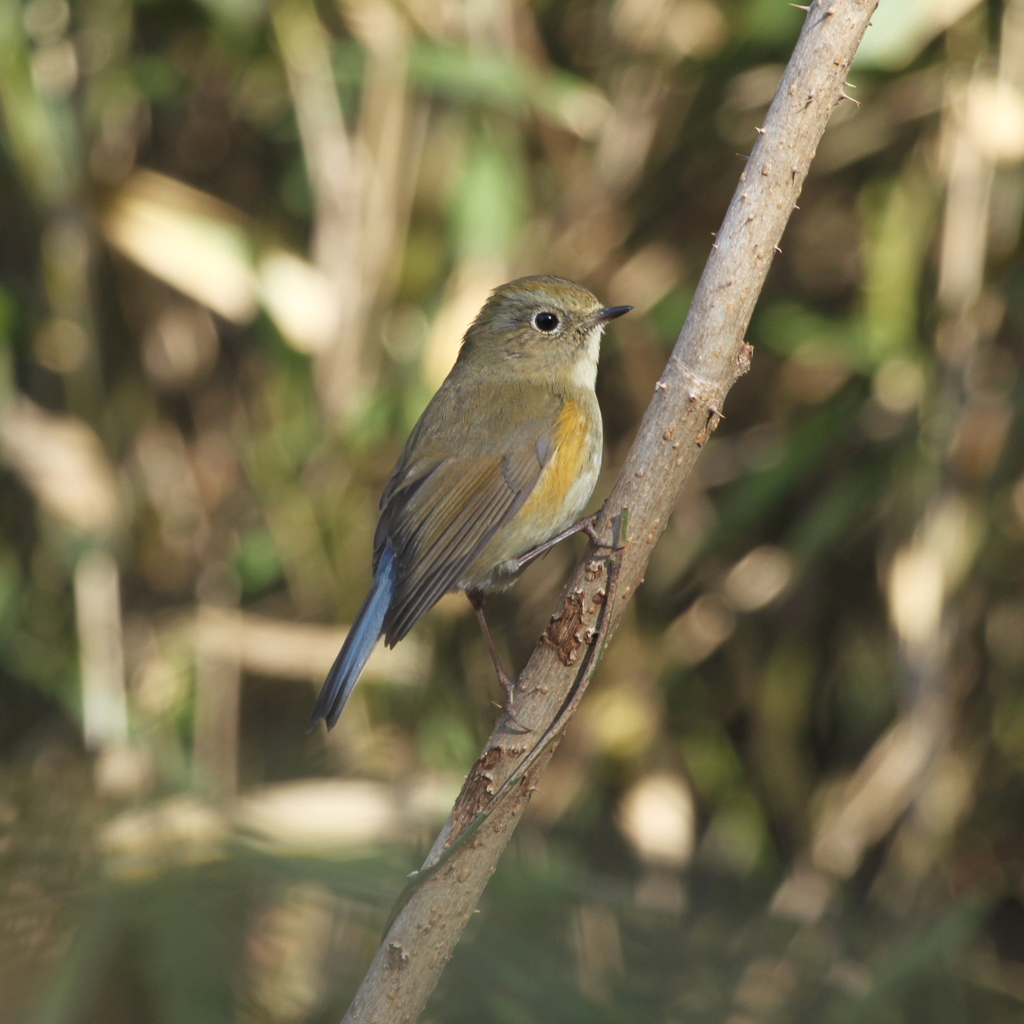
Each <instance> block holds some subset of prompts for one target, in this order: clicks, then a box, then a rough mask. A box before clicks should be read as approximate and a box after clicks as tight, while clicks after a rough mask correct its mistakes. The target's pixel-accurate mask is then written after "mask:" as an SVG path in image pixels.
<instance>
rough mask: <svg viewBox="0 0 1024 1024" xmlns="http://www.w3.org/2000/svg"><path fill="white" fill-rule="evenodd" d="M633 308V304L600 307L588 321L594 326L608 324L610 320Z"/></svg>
mask: <svg viewBox="0 0 1024 1024" xmlns="http://www.w3.org/2000/svg"><path fill="white" fill-rule="evenodd" d="M632 308H633V307H632V306H605V308H604V309H599V310H598V311H597V312H596V313H595V314H594V315H593V316H592V317H591V318H590V320H589V321H587V322H588V323H589V324H591V325H592V326H596V325H597V324H606V323H607V322H608V321H609V320H614V319H615V318H616V317H618V316H622V315H623V314H625V313H628V312H629V311H630V310H631V309H632Z"/></svg>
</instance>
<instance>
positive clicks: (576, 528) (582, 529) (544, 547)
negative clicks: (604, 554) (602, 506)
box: [514, 512, 622, 570]
mask: <svg viewBox="0 0 1024 1024" xmlns="http://www.w3.org/2000/svg"><path fill="white" fill-rule="evenodd" d="M598 515H600V513H599V512H595V513H594V514H593V515H592V516H586V517H585V518H583V519H580V520H578V521H577V522H575V523H573V524H572V526H567V527H566V528H565V529H564V530H562V532H561V533H556V534H555V535H554V537H552V538H551V539H550V540H546V541H544V543H543V544H538V545H537V546H536V547H535V548H530V550H529V551H527V552H526V553H525V554H522V555H520V556H519V557H518V558H516V559H514V561H515V563H516V569H517V570H518V569H522V568H523V567H524V566H527V565H529V564H530V562H532V561H533V560H534V559H535V558H539V557H540V556H541V555H543V554H544V552H545V551H550V550H551V548H553V547H554V546H555V545H556V544H560V543H561V542H562V541H563V540H565V539H566V538H567V537H571V536H573V534H576V533H585V534H586V535H587V536H588V537H589V538H590V540H591V542H592V543H593V544H594V546H595V547H598V548H609V549H610V550H612V551H621V550H622V548H621V545H618V544H609V543H608V542H607V541H604V540H601V538H600V537H599V536H598V535H597V531H596V530H595V529H594V523H596V522H597V517H598Z"/></svg>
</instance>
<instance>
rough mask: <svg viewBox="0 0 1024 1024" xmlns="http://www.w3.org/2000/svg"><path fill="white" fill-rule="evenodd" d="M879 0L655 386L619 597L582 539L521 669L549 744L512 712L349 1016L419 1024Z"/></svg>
mask: <svg viewBox="0 0 1024 1024" xmlns="http://www.w3.org/2000/svg"><path fill="white" fill-rule="evenodd" d="M876 6H877V0H832V2H828V0H824V2H822V0H819V2H816V3H815V4H814V5H813V8H812V12H811V13H810V14H809V15H808V18H807V21H806V22H805V24H804V29H803V32H802V33H801V35H800V39H799V41H798V42H797V45H796V49H795V50H794V52H793V56H792V58H791V60H790V62H789V65H788V67H787V68H786V73H785V75H784V76H783V78H782V82H781V84H780V85H779V89H778V91H777V92H776V94H775V99H774V100H773V101H772V105H771V109H770V110H769V111H768V117H767V118H766V120H765V122H764V133H763V134H761V135H759V136H758V138H757V142H756V144H755V146H754V150H753V152H752V153H751V155H750V159H749V161H748V162H747V164H746V168H745V170H744V171H743V173H742V174H741V175H740V184H739V186H738V187H737V189H736V194H735V195H734V196H733V200H732V203H731V204H730V206H729V210H728V212H727V213H726V216H725V221H724V222H723V224H722V228H721V230H720V231H719V232H718V233H717V236H716V242H715V246H714V248H713V250H712V253H711V255H710V257H709V259H708V263H707V266H706V267H705V270H704V274H703V276H702V278H701V281H700V284H699V286H698V288H697V292H696V294H695V296H694V300H693V303H692V305H691V308H690V313H689V315H688V316H687V319H686V323H685V324H684V325H683V329H682V332H681V333H680V335H679V340H678V341H677V343H676V346H675V349H674V350H673V352H672V355H671V357H670V359H669V361H668V365H667V366H666V368H665V372H664V373H663V374H662V376H661V379H660V381H659V385H660V386H659V387H658V388H656V389H655V392H654V396H653V398H652V401H651V404H650V406H649V407H648V409H647V412H646V414H645V416H644V420H643V423H642V424H641V426H640V431H639V433H638V435H637V439H636V441H635V442H634V444H633V447H632V449H631V451H630V453H629V455H628V457H627V459H626V463H625V465H624V466H623V469H622V472H621V474H620V475H619V479H618V481H617V483H616V485H615V487H614V489H613V491H612V493H611V496H610V497H609V499H608V501H607V503H606V504H605V511H604V512H602V514H601V516H600V517H599V519H598V523H597V529H598V530H599V531H600V532H602V533H603V534H606V533H607V532H608V529H609V526H610V524H611V522H612V520H613V518H614V517H615V515H617V514H618V513H619V510H621V509H626V508H628V509H629V510H630V522H631V525H630V536H631V542H630V544H629V546H628V548H627V549H626V550H624V551H622V552H621V556H620V557H621V562H620V565H619V568H618V582H617V586H616V588H615V589H616V593H615V595H614V597H615V600H613V601H611V602H606V601H605V597H606V596H607V595H606V589H607V588H606V587H604V588H603V583H604V582H605V581H604V580H603V579H602V577H603V576H604V574H603V573H598V572H597V571H596V570H595V568H594V563H595V559H597V552H596V551H595V549H594V548H592V547H591V548H588V550H587V552H586V554H585V556H584V559H583V562H582V563H581V564H580V565H579V566H578V567H577V569H576V571H575V573H574V574H573V577H572V579H571V581H570V583H569V585H568V587H567V589H566V591H565V595H564V596H563V598H562V607H561V610H560V612H559V614H558V615H557V616H556V617H555V618H554V619H553V620H552V623H551V625H550V626H549V627H548V629H547V630H546V632H545V634H544V636H543V637H542V638H541V640H540V642H539V643H538V644H537V647H536V648H535V649H534V652H533V656H532V657H531V658H530V661H529V664H528V665H527V666H526V668H525V670H524V671H523V673H522V675H521V677H520V680H519V692H520V694H521V696H520V697H519V699H518V701H517V707H516V713H517V716H518V717H519V718H521V719H522V720H523V721H524V722H526V723H527V724H528V725H529V726H530V727H531V728H532V729H533V731H534V734H535V735H537V736H540V737H545V739H546V738H547V737H548V736H551V741H550V742H547V743H546V745H545V743H544V740H542V741H541V747H540V749H539V750H538V752H537V754H536V756H535V757H533V756H532V755H530V754H529V749H530V748H531V747H532V746H533V745H534V744H535V743H536V742H537V741H536V740H534V741H533V742H532V743H531V742H530V741H529V739H528V738H524V736H523V734H522V731H521V730H519V729H515V728H513V727H511V724H510V723H509V722H508V720H507V719H505V718H503V719H502V720H500V721H499V722H498V724H497V726H496V728H495V730H494V732H493V733H492V734H491V737H490V739H489V740H488V742H487V745H486V747H485V749H484V751H483V753H482V754H481V755H480V757H479V758H478V759H477V762H476V764H475V765H474V766H473V769H472V770H471V771H470V773H469V776H468V777H467V779H466V782H465V784H464V786H463V788H462V792H461V793H460V794H459V798H458V800H457V801H456V803H455V807H454V808H453V810H452V814H451V817H450V818H449V819H448V821H447V823H446V824H445V826H444V828H443V829H442V831H441V834H440V835H439V836H438V838H437V841H436V842H435V843H434V847H433V849H432V850H431V852H430V854H429V855H428V857H427V860H426V864H427V865H434V864H436V865H437V866H436V869H432V870H431V871H430V873H429V874H428V875H426V876H424V877H423V878H422V879H420V880H417V884H416V885H415V887H414V888H413V890H412V891H411V892H409V893H407V898H406V899H405V901H404V903H403V904H402V905H401V907H400V909H399V911H398V912H397V914H396V915H395V917H394V920H393V921H392V922H391V924H390V927H389V928H388V931H387V934H386V936H385V938H384V941H383V943H382V944H381V947H380V949H379V950H378V951H377V954H376V956H375V957H374V960H373V963H372V964H371V965H370V969H369V971H368V972H367V974H366V977H365V978H364V979H363V983H362V985H361V986H360V988H359V991H358V992H357V993H356V996H355V999H354V1000H353V1002H352V1005H351V1007H350V1008H349V1011H348V1013H347V1014H346V1016H345V1024H372V1022H378V1024H384V1022H388V1024H411V1022H413V1021H415V1020H416V1018H417V1017H418V1016H419V1014H420V1012H421V1010H422V1009H423V1006H424V1004H425V1003H426V1001H427V998H428V997H429V995H430V993H431V992H432V991H433V989H434V986H435V985H436V984H437V981H438V978H439V977H440V975H441V971H442V970H443V969H444V965H445V963H446V962H447V960H448V958H449V957H450V956H451V953H452V951H453V949H454V948H455V944H456V942H457V941H458V939H459V936H460V935H461V933H462V929H463V928H464V927H465V924H466V922H467V921H468V920H469V918H470V915H471V914H472V912H473V909H474V907H475V906H476V903H477V900H478V899H479V897H480V894H481V892H482V891H483V889H484V886H485V885H486V883H487V880H488V879H489V878H490V876H491V874H492V873H493V871H494V869H495V866H496V864H497V862H498V859H499V857H500V856H501V853H502V850H503V849H504V847H505V844H506V843H507V842H508V839H509V836H510V835H511V833H512V830H513V829H514V828H515V825H516V823H517V822H518V820H519V817H520V815H521V814H522V812H523V809H524V808H525V806H526V802H527V800H528V799H529V794H530V792H531V791H532V789H533V785H534V781H535V780H536V778H537V777H538V776H539V775H540V774H541V772H543V770H544V768H545V766H546V765H547V763H548V761H549V760H550V758H551V755H552V753H553V752H554V749H555V747H556V746H557V743H556V740H557V737H558V736H559V735H561V732H562V729H563V728H564V726H565V724H566V723H567V721H568V714H567V713H565V712H567V711H568V709H569V707H570V704H572V700H573V695H574V694H578V692H579V691H578V689H577V687H578V685H579V683H580V681H581V668H582V669H583V673H582V678H585V677H587V675H588V673H587V668H588V667H589V664H590V663H591V662H593V661H594V660H596V659H595V658H594V657H593V653H596V652H593V651H592V648H591V643H592V642H593V640H594V639H595V637H596V636H597V629H596V627H597V625H598V623H600V627H601V629H600V632H601V636H602V638H606V637H607V636H608V635H610V633H611V632H612V631H614V628H615V625H616V624H617V622H618V621H619V619H620V618H621V616H622V613H623V610H624V607H625V604H626V602H627V600H628V598H629V597H630V596H632V594H633V593H634V592H635V590H636V588H637V586H638V585H639V584H640V582H641V581H642V579H643V575H644V572H645V571H646V567H647V562H648V560H649V558H650V556H651V552H652V551H653V549H654V545H655V544H656V543H657V540H658V538H659V537H660V535H661V533H662V530H663V529H664V527H665V524H666V523H667V521H668V518H669V516H670V514H671V512H672V509H673V508H674V507H675V504H676V502H677V500H678V498H679V493H680V491H681V489H682V486H683V483H684V482H685V480H686V477H687V475H688V474H689V472H690V469H691V468H692V466H693V463H694V461H695V460H696V458H697V456H698V454H699V453H700V450H701V448H702V447H703V445H704V443H705V442H706V441H707V439H708V437H709V436H710V434H711V432H712V431H713V430H714V429H715V427H716V426H717V424H718V421H719V419H720V417H721V412H720V410H721V408H722V406H723V403H724V399H725V395H726V393H727V392H728V391H729V388H730V387H731V386H732V384H733V383H734V382H735V380H736V379H737V378H738V377H739V376H741V375H742V374H743V373H744V372H746V370H747V368H748V367H749V365H750V359H751V355H752V353H753V350H752V348H751V347H750V346H749V345H747V344H746V342H745V341H744V335H745V333H746V329H747V325H748V323H749V321H750V317H751V314H752V312H753V309H754V304H755V302H756V301H757V297H758V295H759V293H760V290H761V287H762V285H763V283H764V279H765V277H766V275H767V273H768V268H769V266H770V265H771V261H772V257H773V255H774V252H775V249H776V247H777V246H778V243H779V240H780V239H781V237H782V232H783V230H784V229H785V226H786V222H787V221H788V219H789V215H790V212H791V211H792V210H793V207H794V205H795V203H796V200H797V198H798V196H799V194H800V189H801V187H802V185H803V182H804V178H805V177H806V174H807V170H808V167H809V166H810V162H811V159H812V157H813V155H814V151H815V149H816V148H817V145H818V142H819V140H820V138H821V135H822V133H823V132H824V130H825V126H826V124H827V123H828V119H829V115H830V114H831V112H832V110H833V108H834V107H835V105H836V104H837V103H838V102H839V99H840V95H841V93H842V89H843V83H844V82H845V81H846V77H847V74H848V72H849V67H850V63H851V62H852V60H853V55H854V53H855V52H856V50H857V46H858V45H859V43H860V39H861V37H862V35H863V34H864V30H865V29H866V28H867V24H868V21H869V19H870V17H871V15H872V13H873V12H874V10H875V7H876ZM752 212H753V213H755V214H756V215H755V216H754V217H750V214H751V213H752ZM572 706H573V707H574V706H575V705H574V704H572ZM552 723H555V726H552ZM552 729H554V733H553V734H552V732H551V730H552ZM524 755H527V757H526V760H525V761H524ZM531 758H532V759H531ZM527 762H529V763H528V764H527ZM524 765H526V767H525V768H524ZM499 796H500V799H495V798H496V797H499ZM467 833H469V834H467ZM463 836H466V838H465V839H461V838H460V837H463ZM456 843H458V846H457V848H454V849H452V852H451V853H445V851H446V850H449V849H450V848H452V847H453V846H454V845H455V844H456ZM442 858H443V860H442Z"/></svg>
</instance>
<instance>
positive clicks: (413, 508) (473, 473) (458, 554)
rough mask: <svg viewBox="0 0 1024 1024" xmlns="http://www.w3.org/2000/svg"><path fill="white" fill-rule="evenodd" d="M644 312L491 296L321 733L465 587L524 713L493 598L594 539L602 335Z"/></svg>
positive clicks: (417, 434)
mask: <svg viewBox="0 0 1024 1024" xmlns="http://www.w3.org/2000/svg"><path fill="white" fill-rule="evenodd" d="M632 308H633V307H632V306H611V307H606V306H602V305H601V303H600V302H599V301H598V300H597V299H596V298H595V296H594V295H592V294H591V293H590V292H589V291H588V290H587V289H586V288H584V287H582V286H581V285H578V284H575V283H574V282H572V281H567V280H565V279H564V278H561V277H548V276H538V277H521V278H519V279H517V280H515V281H510V282H509V283H508V284H504V285H502V286H501V287H500V288H496V289H495V290H494V292H492V293H491V296H490V297H489V298H488V300H487V301H486V302H485V303H484V305H483V308H482V309H481V310H480V312H479V313H478V314H477V317H476V319H475V320H474V321H473V323H472V324H471V325H470V327H469V329H468V330H467V331H466V334H465V337H464V338H463V341H462V347H461V349H460V350H459V356H458V359H457V360H456V362H455V365H454V366H453V367H452V370H451V372H450V373H449V374H448V376H447V378H446V379H445V381H444V383H443V384H442V385H441V387H440V388H439V389H438V391H437V393H436V394H435V395H434V397H433V398H432V399H431V401H430V403H429V404H428V406H427V408H426V409H425V410H424V412H423V415H422V416H421V417H420V418H419V421H418V422H417V424H416V426H415V427H413V430H412V433H411V434H410V435H409V440H408V441H407V442H406V444H405V449H404V450H403V452H402V455H401V458H399V460H398V464H397V465H396V466H395V469H394V471H393V472H392V474H391V479H390V480H389V481H388V484H387V486H386V487H385V488H384V493H383V495H382V496H381V499H380V521H379V522H378V524H377V532H376V534H375V536H374V542H373V548H374V550H373V585H372V586H371V587H370V592H369V594H368V595H367V596H366V600H365V601H364V602H363V606H362V608H360V610H359V614H358V615H357V616H356V618H355V622H353V624H352V628H351V629H350V630H349V633H348V636H347V637H346V638H345V643H344V645H343V646H342V648H341V652H340V653H339V654H338V657H337V659H336V660H335V662H334V665H333V667H332V668H331V671H330V672H329V673H328V675H327V680H326V682H325V683H324V685H323V689H322V690H321V691H320V696H319V698H318V699H317V702H316V706H315V707H314V708H313V714H312V717H311V719H310V723H309V728H310V729H312V728H313V727H314V726H315V725H316V723H317V722H318V721H319V720H320V719H321V718H324V719H326V720H327V728H328V729H330V728H332V727H333V726H334V724H335V723H336V722H337V720H338V717H339V715H340V714H341V712H342V709H343V708H344V707H345V702H346V701H347V700H348V698H349V695H350V694H351V693H352V690H353V688H354V687H355V684H356V681H357V680H358V679H359V676H360V673H361V672H362V671H363V667H364V666H365V664H366V661H367V659H368V658H369V657H370V653H371V652H372V651H373V648H374V647H375V646H376V643H377V640H378V639H379V638H380V636H381V635H383V636H384V641H385V643H386V644H387V645H388V646H389V647H393V646H394V645H395V644H396V643H398V641H399V640H401V639H402V638H403V637H404V636H405V635H406V633H408V632H409V630H410V629H412V627H413V625H414V624H415V623H416V621H417V620H418V619H419V618H420V616H421V615H423V614H424V613H425V612H426V611H427V610H428V609H429V608H431V607H432V606H433V605H434V604H436V603H437V601H438V600H440V598H441V597H442V596H443V595H445V594H448V593H451V592H454V591H465V592H466V594H467V596H468V597H469V600H470V603H471V604H472V606H473V609H474V610H475V612H476V614H477V618H478V619H479V620H480V627H481V629H482V631H483V634H484V639H485V640H486V642H487V647H488V650H489V651H490V654H491V658H492V660H493V661H494V666H495V669H496V671H497V674H498V680H499V682H500V683H501V685H502V688H503V689H504V690H505V695H506V697H505V710H506V711H507V712H508V713H509V714H510V715H511V716H512V717H513V719H514V717H515V716H514V712H513V704H512V690H513V682H512V680H511V679H509V677H508V676H507V675H506V674H505V671H504V669H503V668H502V666H501V661H500V659H499V657H498V653H497V650H496V648H495V646H494V641H493V639H492V637H491V633H490V630H489V629H488V628H487V620H486V618H485V617H484V613H483V603H484V595H485V594H487V593H489V592H494V591H498V590H504V589H505V588H506V587H508V586H511V584H512V583H514V582H515V580H516V577H517V576H518V575H519V572H520V571H521V570H522V568H523V567H524V566H525V565H526V564H527V562H529V561H531V560H532V559H533V558H535V557H536V556H537V555H539V554H541V553H542V552H543V551H546V550H547V549H548V548H549V547H551V546H552V545H553V544H555V543H557V542H558V541H560V540H562V539H564V538H565V537H568V536H570V535H571V534H573V533H575V532H577V531H579V530H586V531H587V532H588V533H591V534H592V525H591V520H579V516H580V515H581V514H582V512H583V510H584V508H585V507H586V505H587V502H588V501H589V500H590V495H591V494H592V493H593V490H594V485H595V483H596V482H597V475H598V472H599V471H600V469H601V454H602V448H603V436H602V426H601V410H600V408H599V407H598V404H597V396H596V395H595V393H594V382H595V380H596V378H597V358H598V351H599V348H600V344H601V334H602V332H603V330H604V325H605V324H606V323H607V322H608V321H609V320H614V319H615V318H616V317H619V316H622V314H623V313H628V312H629V311H630V310H631V309H632ZM577 520H579V521H577Z"/></svg>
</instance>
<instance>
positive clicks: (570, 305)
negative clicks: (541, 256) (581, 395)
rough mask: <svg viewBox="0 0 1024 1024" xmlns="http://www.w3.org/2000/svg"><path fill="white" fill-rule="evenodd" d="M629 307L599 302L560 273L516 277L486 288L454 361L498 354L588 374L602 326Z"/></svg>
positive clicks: (529, 367) (533, 366) (527, 367)
mask: <svg viewBox="0 0 1024 1024" xmlns="http://www.w3.org/2000/svg"><path fill="white" fill-rule="evenodd" d="M632 308H633V307H632V306H610V307H609V306H602V305H601V303H600V302H598V300H597V297H596V296H595V295H594V294H593V293H592V292H590V291H588V290H587V289H586V288H584V287H583V286H582V285H579V284H576V283H575V282H573V281H568V280H566V279H565V278H564V277H549V276H546V275H545V276H537V277H520V278H517V279H516V280H515V281H509V282H508V284H503V285H501V287H500V288H495V290H494V291H493V292H492V293H491V296H490V298H488V300H487V301H486V302H485V303H484V305H483V308H482V309H481V310H480V312H479V313H478V314H477V317H476V319H475V320H474V321H473V323H472V324H471V325H470V327H469V330H468V331H466V337H465V339H464V341H463V346H462V353H461V355H460V360H461V359H473V360H474V361H475V360H477V359H480V358H484V359H495V358H501V359H505V360H510V361H512V362H514V363H517V364H519V365H520V366H521V367H522V369H523V370H524V371H525V372H533V371H536V370H540V371H542V372H547V371H550V372H555V373H557V372H559V371H563V370H568V371H570V372H574V371H576V370H582V371H586V372H587V373H589V372H590V370H591V364H592V366H593V370H594V371H596V366H597V353H598V347H599V345H600V339H601V332H602V331H603V329H604V325H605V324H606V323H607V322H608V321H609V320H614V319H615V318H616V317H619V316H622V314H623V313H628V312H629V311H630V310H631V309H632ZM591 386H593V381H592V380H591Z"/></svg>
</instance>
